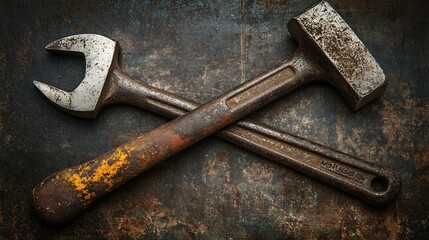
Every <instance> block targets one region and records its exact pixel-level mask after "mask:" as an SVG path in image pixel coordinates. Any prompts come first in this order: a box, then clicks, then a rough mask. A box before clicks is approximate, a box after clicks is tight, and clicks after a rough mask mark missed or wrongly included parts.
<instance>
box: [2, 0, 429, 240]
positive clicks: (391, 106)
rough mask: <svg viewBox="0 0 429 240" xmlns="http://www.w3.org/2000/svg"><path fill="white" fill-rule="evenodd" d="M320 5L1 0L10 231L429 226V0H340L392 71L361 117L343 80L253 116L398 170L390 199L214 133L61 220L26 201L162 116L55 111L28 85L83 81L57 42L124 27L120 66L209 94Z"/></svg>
mask: <svg viewBox="0 0 429 240" xmlns="http://www.w3.org/2000/svg"><path fill="white" fill-rule="evenodd" d="M313 3H315V1H300V2H299V3H297V2H293V1H285V2H267V3H265V2H246V1H244V2H232V1H231V2H225V3H212V2H180V3H172V2H169V1H164V2H163V1H160V2H157V3H151V2H142V3H133V4H129V5H128V4H124V3H120V2H107V3H103V4H101V3H95V2H85V3H84V2H82V3H81V4H79V3H76V2H75V3H69V4H66V3H62V4H57V5H55V6H53V5H51V4H50V3H49V2H44V1H39V2H37V3H36V2H31V3H26V2H18V1H14V2H10V3H6V2H1V3H0V18H1V19H0V20H1V22H2V25H0V27H1V30H2V32H3V33H5V34H3V35H2V36H1V37H0V40H1V41H0V73H1V78H2V79H1V81H0V86H1V89H2V92H3V93H2V96H1V97H0V108H1V114H0V131H1V135H0V140H1V145H0V153H1V156H2V158H1V160H2V163H1V167H0V171H1V175H0V186H2V187H1V193H0V194H1V195H0V197H1V199H0V201H1V202H0V203H1V208H0V213H1V218H0V223H1V224H0V226H1V228H0V234H2V236H3V237H4V238H27V239H31V238H37V237H41V236H43V237H44V238H65V239H66V238H82V237H93V238H99V239H105V238H124V237H128V238H144V237H146V238H172V237H176V238H189V237H197V238H201V237H204V238H238V237H242V238H243V237H247V238H270V239H271V238H285V237H293V238H297V239H305V238H313V237H318V238H332V237H334V238H336V237H344V238H357V239H359V238H392V239H395V238H410V239H411V238H418V237H421V238H422V237H424V236H426V235H427V233H428V220H427V219H428V215H429V209H428V208H429V207H428V206H427V204H425V203H426V202H427V201H428V194H429V193H428V192H429V189H428V187H427V186H428V185H427V183H428V173H429V172H428V170H429V168H428V155H429V153H428V146H427V144H428V137H427V135H428V134H429V132H428V115H429V113H428V105H429V103H428V97H427V95H428V89H427V85H426V83H425V79H426V78H427V76H428V52H427V51H428V50H427V48H425V43H426V42H427V40H428V32H427V29H426V28H425V26H427V22H428V20H427V17H425V15H424V13H425V12H426V10H427V9H428V7H427V3H425V2H424V1H414V2H405V1H404V2H400V1H394V2H391V1H380V2H378V3H374V2H372V1H364V2H361V1H359V2H358V1H350V2H347V3H344V2H341V1H331V4H332V5H333V6H334V7H335V9H336V10H337V11H338V12H339V13H340V14H341V15H342V16H343V18H344V19H345V20H346V21H347V22H348V23H349V25H350V26H351V27H352V28H353V29H354V30H355V32H356V33H357V34H358V35H359V37H360V38H361V39H362V41H363V42H364V43H365V45H367V46H368V48H369V50H370V51H371V52H372V53H373V55H374V57H375V58H376V59H377V61H378V62H379V63H380V65H381V66H382V68H383V69H384V70H385V73H386V75H387V78H388V80H389V85H388V87H387V89H386V93H385V94H384V97H383V98H382V99H381V100H378V101H376V102H375V103H372V104H370V105H369V106H368V107H366V108H364V109H362V110H361V111H359V112H357V113H354V112H352V111H350V110H349V109H348V107H347V106H346V104H345V102H344V101H343V100H342V99H341V98H340V97H339V96H338V93H337V92H336V91H335V90H333V88H331V87H329V86H327V85H323V84H313V85H311V86H306V87H303V88H301V89H300V90H299V91H298V90H297V91H295V92H293V94H291V95H290V96H288V97H285V98H282V99H280V100H278V101H276V102H275V103H274V104H271V105H270V106H268V107H266V108H264V109H263V110H261V111H259V112H258V113H257V114H254V115H253V116H252V119H253V120H254V121H256V122H259V123H264V124H267V125H269V126H271V127H274V128H276V129H279V130H281V129H287V130H288V131H289V132H292V133H295V134H296V135H298V136H302V137H305V138H309V139H312V140H315V141H317V142H319V143H322V144H324V145H328V146H331V147H333V148H336V149H340V150H342V151H344V152H347V153H351V154H353V155H355V156H358V157H360V158H365V159H368V160H370V161H374V162H375V163H378V164H380V165H383V166H387V167H390V168H393V169H395V170H396V171H397V172H398V173H399V174H400V175H401V177H402V181H403V188H402V189H403V190H402V193H401V195H400V197H399V198H398V200H397V201H396V202H394V203H393V204H392V205H390V206H389V207H387V208H373V207H369V206H368V205H365V204H364V203H362V202H360V201H358V200H356V199H355V198H353V197H350V196H348V195H346V194H344V193H342V192H339V191H336V190H334V189H332V188H329V187H327V186H326V185H324V184H321V183H319V182H316V181H314V180H311V179H308V178H306V177H305V176H303V175H300V174H297V173H296V172H293V171H291V170H289V169H286V168H284V167H281V166H280V165H276V164H274V163H272V162H269V161H266V159H264V158H262V157H259V156H257V155H254V154H251V153H249V152H246V151H245V150H242V149H240V148H237V147H234V146H232V145H231V144H229V143H226V142H223V141H221V140H218V139H215V138H209V139H207V140H205V141H203V142H201V143H199V144H197V145H196V146H194V147H192V148H190V149H188V150H186V151H184V152H182V153H180V154H179V155H177V156H176V157H174V159H171V160H169V161H166V162H165V163H163V164H161V165H159V166H158V167H156V168H154V169H152V170H151V171H149V172H147V173H146V174H143V175H142V176H140V177H138V178H137V179H135V180H133V181H131V182H130V183H127V184H125V185H124V187H123V188H121V189H118V190H117V191H115V192H114V193H113V194H112V195H111V196H109V197H108V198H105V199H103V200H102V201H100V202H99V203H97V204H95V205H94V206H93V207H91V208H90V209H89V211H87V212H86V213H85V214H83V215H82V216H81V217H80V218H79V219H77V220H76V221H75V222H73V223H71V224H70V225H67V226H65V227H62V228H50V227H48V226H46V225H44V224H42V223H41V222H40V220H39V219H37V217H36V216H35V214H34V213H33V212H32V210H31V208H30V206H29V201H30V192H31V189H32V187H34V184H35V183H37V182H39V181H40V180H42V179H43V178H44V177H46V176H48V175H50V174H51V173H53V172H55V171H57V170H59V169H61V168H64V167H67V166H71V165H75V164H77V163H79V162H78V161H81V159H90V158H93V157H95V156H97V155H99V154H101V153H103V152H106V151H107V150H109V149H111V148H113V147H115V146H118V145H120V144H121V143H124V142H126V141H127V140H128V139H130V138H132V137H134V136H136V135H137V134H139V132H141V131H144V132H148V131H150V130H151V129H153V128H156V127H157V126H159V125H161V124H162V123H163V122H165V120H164V119H162V118H160V117H158V116H156V115H154V114H151V113H149V112H143V111H141V110H139V109H136V108H132V107H128V106H124V105H117V106H111V107H108V108H106V109H104V110H103V111H102V112H101V113H100V115H99V117H98V118H97V119H96V120H91V121H88V120H81V119H77V118H74V117H71V116H69V115H66V114H64V113H62V112H60V111H58V109H55V108H53V107H52V105H51V104H50V103H48V102H47V101H46V100H45V99H43V98H42V97H41V96H40V94H39V93H38V92H37V90H36V89H35V88H34V87H33V86H32V81H33V80H39V81H48V79H50V81H52V82H49V83H51V84H55V86H59V87H62V88H64V89H69V90H71V89H73V88H74V87H76V86H77V84H79V81H80V79H82V77H83V76H81V75H80V74H82V73H83V69H84V63H83V62H82V59H81V58H75V57H69V58H65V59H64V57H63V56H61V57H58V56H49V55H48V54H46V53H45V52H44V51H43V47H44V46H45V45H46V43H49V42H51V41H52V40H54V39H57V38H58V37H62V36H67V35H70V34H75V33H88V32H91V33H100V34H103V35H106V36H109V37H112V38H114V39H118V40H120V41H121V46H122V52H121V53H120V56H121V57H120V59H122V58H123V61H122V62H121V65H122V66H123V68H124V70H125V71H126V72H128V73H130V74H131V75H132V76H133V77H136V78H138V79H142V80H145V81H147V82H148V83H150V84H152V85H154V86H157V87H159V88H162V89H166V90H169V91H171V92H175V93H177V94H178V95H182V96H184V97H187V98H190V99H192V100H195V101H198V102H207V101H208V100H210V99H212V98H214V97H215V96H218V95H220V94H221V93H223V92H226V91H227V90H229V89H231V88H232V87H235V86H237V85H239V84H240V83H241V82H243V81H244V80H246V79H248V78H250V77H254V76H257V75H259V74H261V73H264V72H266V71H267V70H268V69H271V68H273V67H275V66H277V65H279V63H280V62H281V61H282V60H284V59H286V58H287V56H289V55H290V54H291V53H292V52H293V51H294V49H295V48H296V43H295V42H294V41H293V40H292V39H291V37H290V36H289V34H288V32H287V29H286V27H285V25H286V22H287V21H288V20H289V19H290V18H291V17H292V16H295V15H296V14H297V13H298V12H300V11H301V10H302V9H304V8H306V7H308V6H310V5H312V4H313ZM224 79H227V80H224ZM137 129H138V130H137ZM416 203H420V204H416Z"/></svg>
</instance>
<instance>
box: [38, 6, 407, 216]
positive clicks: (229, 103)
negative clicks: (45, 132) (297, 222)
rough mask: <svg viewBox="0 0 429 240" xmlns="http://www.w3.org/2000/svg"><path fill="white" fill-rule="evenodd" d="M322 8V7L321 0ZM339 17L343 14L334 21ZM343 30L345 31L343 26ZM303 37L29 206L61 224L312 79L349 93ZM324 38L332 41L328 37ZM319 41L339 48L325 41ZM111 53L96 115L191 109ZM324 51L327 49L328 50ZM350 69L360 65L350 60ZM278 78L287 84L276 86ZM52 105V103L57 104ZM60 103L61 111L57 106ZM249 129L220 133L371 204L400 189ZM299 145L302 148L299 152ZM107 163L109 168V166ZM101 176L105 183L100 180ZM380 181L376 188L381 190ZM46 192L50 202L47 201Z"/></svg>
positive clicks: (60, 176)
mask: <svg viewBox="0 0 429 240" xmlns="http://www.w3.org/2000/svg"><path fill="white" fill-rule="evenodd" d="M320 4H321V5H326V3H324V2H322V3H320ZM310 10H311V9H310ZM331 13H332V12H331ZM334 13H335V12H334ZM304 14H305V13H304ZM320 14H321V15H323V14H325V12H323V11H322V12H320ZM335 14H336V13H335ZM338 18H340V17H339V16H338ZM340 19H341V18H340ZM338 22H340V21H337V24H338ZM326 24H329V22H326ZM289 26H291V29H292V30H293V31H294V30H296V28H295V26H296V25H294V20H292V24H290V25H289ZM344 27H345V28H347V29H348V26H347V25H345V26H344ZM350 31H351V30H350ZM295 33H296V32H295ZM302 33H305V31H304V32H301V33H300V34H298V35H296V34H294V36H297V37H299V38H298V41H299V42H300V44H301V43H302V44H301V45H300V47H299V49H298V50H297V52H296V54H295V55H294V57H293V58H292V59H291V61H289V62H286V63H284V64H282V65H281V66H279V67H278V68H276V69H274V70H272V71H270V72H268V73H267V74H264V75H262V76H261V77H257V78H255V79H252V80H249V81H248V82H245V83H244V84H242V85H241V86H238V87H237V88H235V89H233V90H232V91H230V92H228V93H225V94H223V95H222V96H220V97H218V98H217V99H215V100H213V101H211V102H209V103H207V104H205V105H203V106H200V107H199V108H197V109H196V110H194V111H192V112H191V113H189V114H185V115H184V116H182V117H180V118H178V119H176V120H174V121H172V122H170V123H168V124H165V125H163V126H161V127H160V128H157V129H155V130H153V131H151V132H149V133H148V134H146V135H143V136H141V137H139V138H137V139H134V140H133V141H130V142H129V143H128V144H125V145H123V146H121V147H118V148H117V149H115V150H113V151H111V152H109V153H107V154H105V155H102V156H100V157H98V158H96V159H94V160H93V161H91V162H87V163H84V164H82V165H79V166H75V167H73V168H69V169H65V170H63V171H61V172H58V173H56V174H54V175H52V176H50V177H48V178H47V179H46V180H45V181H43V182H42V183H41V184H39V185H38V186H37V187H36V188H35V190H34V192H33V196H34V205H35V207H36V210H37V212H38V213H39V215H41V216H42V217H43V218H44V219H45V220H47V221H49V222H51V223H63V222H64V221H67V220H69V219H71V218H73V217H75V216H76V215H77V214H79V213H80V212H81V211H83V210H84V209H85V208H86V207H87V206H88V205H89V204H91V203H92V202H93V201H95V200H96V199H98V198H99V197H101V196H103V195H105V194H106V193H108V192H109V191H111V190H112V189H114V188H116V187H118V186H120V185H121V184H123V183H124V182H126V181H128V180H129V179H131V178H133V177H134V176H136V175H137V174H139V173H141V172H143V171H145V170H147V169H148V168H150V167H152V166H153V165H155V164H157V163H158V162H160V161H162V160H164V159H166V158H167V157H169V156H171V155H172V154H175V153H177V152H179V151H181V150H183V149H184V148H186V147H188V146H190V145H192V144H194V143H196V142H197V141H199V140H201V139H203V138H204V137H207V136H208V135H210V134H213V133H215V132H216V131H218V130H220V129H223V128H224V127H226V126H227V125H229V124H231V123H233V122H235V121H236V120H238V119H240V118H242V117H243V116H245V115H247V114H250V113H251V112H252V111H254V110H256V109H258V108H260V107H262V106H264V105H266V104H268V103H269V102H271V101H273V100H275V99H277V98H279V97H280V96H282V95H284V94H285V93H287V92H289V91H291V90H293V89H295V88H297V87H299V86H300V85H302V84H305V83H307V82H310V81H313V80H316V79H325V80H327V79H331V78H330V77H332V78H335V80H333V81H332V82H331V83H332V84H333V85H335V86H337V87H338V89H339V91H340V92H342V94H343V95H346V96H347V95H348V94H350V92H349V91H345V90H347V89H349V88H350V87H349V86H350V85H351V84H354V81H355V79H353V76H349V77H352V79H348V78H344V77H343V78H339V77H338V76H335V75H334V76H332V70H330V69H325V68H324V66H326V64H327V63H326V61H323V59H324V58H318V57H313V56H314V54H313V52H314V51H320V49H323V48H321V47H319V48H314V46H311V45H310V44H307V42H305V41H304V42H302V41H301V40H302ZM321 37H326V38H329V37H332V36H330V35H329V34H328V35H324V36H321ZM320 42H321V43H331V44H334V43H335V44H336V42H335V41H333V40H330V39H325V40H321V41H320ZM313 43H314V44H316V43H318V42H317V41H316V42H313ZM348 43H350V42H344V43H342V44H345V45H347V44H348ZM353 44H354V42H353V43H352V45H353ZM85 47H86V46H85ZM333 47H335V46H334V45H332V46H331V48H333ZM116 48H117V45H115V48H114V49H113V50H112V49H111V50H112V56H113V57H112V60H111V63H112V64H111V65H110V73H111V75H107V77H106V79H107V80H109V81H107V80H106V81H105V83H107V85H106V86H100V85H99V84H98V87H100V89H106V91H107V92H108V94H106V95H107V97H106V98H102V100H103V101H105V102H104V103H101V102H98V103H97V104H96V105H95V107H94V108H93V109H92V110H94V113H95V114H96V113H97V112H98V107H101V106H103V105H104V104H108V103H114V102H126V103H131V104H134V105H137V106H141V107H146V108H148V109H160V112H161V113H163V114H166V115H172V116H174V115H175V114H176V115H177V113H179V114H180V113H181V112H185V111H186V110H192V109H193V108H195V107H196V105H195V104H194V103H192V102H189V101H187V100H185V99H182V98H179V97H177V96H174V95H172V94H169V93H166V92H163V91H162V90H159V89H155V88H153V87H150V86H147V85H145V84H143V83H142V82H140V81H137V80H135V79H133V78H131V77H130V76H128V75H126V74H124V73H123V72H122V71H121V70H120V68H119V66H118V65H117V61H116V57H117V55H116V54H115V53H116ZM317 49H319V50H317ZM327 49H328V50H329V49H330V47H327ZM367 53H368V52H367V51H362V52H360V53H356V54H362V55H363V58H365V55H366V54H367ZM325 60H326V59H325ZM318 61H319V62H318ZM355 64H359V63H358V62H355ZM322 66H323V67H322ZM334 66H335V65H334ZM341 66H343V65H341ZM341 66H340V67H341ZM356 67H357V68H359V67H360V66H358V65H357V66H356ZM281 79H284V81H280V80H281ZM349 81H351V82H349ZM375 82H377V81H375ZM370 83H371V82H370ZM369 89H372V90H373V93H372V97H371V98H365V97H364V96H361V97H362V99H364V101H360V102H359V103H358V104H354V105H352V106H353V107H354V108H360V107H362V106H363V105H364V104H363V103H366V101H369V100H371V99H372V98H373V97H375V96H379V95H380V94H381V92H382V88H381V87H380V86H374V87H373V88H369ZM380 89H381V90H380ZM257 90H260V91H257ZM352 98H353V96H352ZM50 99H51V98H50ZM51 100H52V99H51ZM53 101H54V103H55V99H53ZM61 104H62V102H61ZM60 106H61V107H62V105H60ZM184 110H185V111H184ZM246 126H252V124H247V125H246V124H245V123H243V122H242V123H239V124H238V127H235V128H234V127H233V128H228V129H226V130H224V131H223V132H221V133H220V135H221V136H222V137H225V138H227V139H228V140H229V141H231V142H234V143H237V144H239V145H241V146H244V147H246V148H248V149H250V150H252V151H256V152H257V153H259V152H261V153H260V154H261V155H263V156H267V157H269V158H270V159H272V160H274V161H276V162H279V163H282V164H284V165H286V166H289V167H291V168H293V169H296V170H298V171H300V172H302V173H305V174H308V175H310V176H312V177H314V178H316V179H319V180H321V181H323V182H326V183H329V184H331V185H332V186H335V187H337V188H339V189H342V190H343V191H346V192H348V193H350V194H353V195H355V196H357V197H359V198H361V199H362V200H364V201H366V202H368V203H371V204H374V205H384V204H387V203H389V202H391V201H392V200H393V199H394V198H395V197H396V195H397V194H398V192H399V188H400V182H399V179H398V178H397V176H396V175H395V173H393V172H392V171H389V170H386V169H383V168H382V167H380V166H376V165H374V164H370V163H367V162H360V160H358V159H355V158H351V157H346V155H341V154H336V153H335V151H328V150H326V149H327V148H326V147H320V146H318V145H315V144H309V143H308V142H307V143H305V140H303V139H299V138H295V139H293V141H292V143H293V146H292V145H290V143H291V142H290V141H289V140H287V139H292V138H288V137H286V138H284V139H283V138H281V137H274V138H270V134H271V135H274V136H276V135H277V133H273V132H271V131H269V130H267V129H265V128H263V127H260V128H258V127H255V128H252V127H246ZM267 136H268V138H267ZM288 141H289V143H288ZM296 142H299V144H297V143H296ZM288 144H289V146H288ZM296 146H298V148H296ZM302 146H304V147H302ZM299 147H301V148H303V149H301V150H300V148H299ZM300 153H301V154H303V157H304V158H307V161H303V160H301V159H300V158H299V156H300ZM279 159H280V160H279ZM109 166H111V167H112V168H108V167H109ZM106 167H107V168H106ZM100 173H102V174H101V175H100V176H98V175H94V174H100ZM95 179H97V181H95ZM102 179H105V180H106V179H107V180H108V181H104V182H103V181H100V180H102ZM380 184H381V185H382V186H381V188H380V187H378V185H380ZM58 189H59V190H58ZM51 194H53V195H54V196H55V197H50V196H51ZM70 206H73V207H70ZM48 209H49V211H48Z"/></svg>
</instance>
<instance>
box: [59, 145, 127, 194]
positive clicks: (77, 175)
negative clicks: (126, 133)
mask: <svg viewBox="0 0 429 240" xmlns="http://www.w3.org/2000/svg"><path fill="white" fill-rule="evenodd" d="M129 152H130V149H128V148H126V147H122V148H117V149H116V150H115V152H114V153H113V154H112V155H111V156H110V157H109V158H107V159H101V160H99V161H101V163H100V164H99V166H98V167H96V168H95V169H92V168H91V165H92V164H94V162H90V163H89V164H85V165H83V166H79V167H78V168H77V169H75V170H74V171H70V172H67V174H66V175H65V181H66V182H67V183H68V184H70V185H72V187H73V188H74V189H75V190H76V192H78V194H79V195H80V196H81V197H82V198H83V199H84V200H85V201H89V200H91V199H93V198H95V197H96V193H95V192H92V191H90V187H91V186H92V185H94V184H95V183H103V184H105V185H108V188H107V190H110V189H111V188H112V187H114V185H115V181H116V180H118V179H116V178H115V177H116V175H117V174H118V173H119V172H120V171H121V169H123V168H124V167H125V166H126V165H128V164H129V161H128V160H127V157H128V156H129Z"/></svg>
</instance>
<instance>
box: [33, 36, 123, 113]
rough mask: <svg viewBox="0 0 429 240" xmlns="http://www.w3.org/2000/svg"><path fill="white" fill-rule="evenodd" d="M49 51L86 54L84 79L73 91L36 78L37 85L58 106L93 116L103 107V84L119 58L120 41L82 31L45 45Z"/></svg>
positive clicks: (35, 83) (71, 111)
mask: <svg viewBox="0 0 429 240" xmlns="http://www.w3.org/2000/svg"><path fill="white" fill-rule="evenodd" d="M46 50H47V51H50V52H60V53H83V54H84V56H85V59H86V68H85V78H84V79H83V81H82V82H81V83H80V84H79V86H77V87H76V89H74V90H73V91H72V92H66V91H64V90H61V89H59V88H56V87H54V86H51V85H48V84H45V83H42V82H38V81H34V85H36V87H37V88H38V89H39V90H40V91H41V92H42V93H43V94H44V95H45V96H46V97H47V98H49V100H51V101H52V102H53V103H54V104H55V105H57V106H59V107H60V108H62V109H63V110H65V111H66V112H69V113H71V114H73V115H77V116H80V117H87V118H94V117H96V115H97V113H98V111H99V109H100V106H99V105H100V104H99V103H100V98H101V94H102V90H103V87H104V85H105V82H106V80H107V77H108V74H109V73H110V71H111V69H112V66H113V64H114V63H115V62H116V60H117V52H118V44H117V42H115V41H113V40H111V39H109V38H107V37H104V36H101V35H96V34H79V35H73V36H68V37H65V38H61V39H58V40H56V41H54V42H52V43H50V44H48V46H46Z"/></svg>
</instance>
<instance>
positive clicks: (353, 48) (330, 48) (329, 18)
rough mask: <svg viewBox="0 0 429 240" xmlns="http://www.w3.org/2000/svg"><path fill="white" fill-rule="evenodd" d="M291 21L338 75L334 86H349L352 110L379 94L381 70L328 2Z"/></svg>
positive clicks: (381, 85) (381, 87)
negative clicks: (315, 46) (295, 23)
mask: <svg viewBox="0 0 429 240" xmlns="http://www.w3.org/2000/svg"><path fill="white" fill-rule="evenodd" d="M294 21H296V22H297V23H298V24H299V27H300V28H301V30H303V31H304V32H305V34H306V35H307V36H306V37H307V38H309V39H310V40H311V41H312V42H314V43H315V44H316V45H317V47H318V48H320V50H321V51H322V53H323V55H324V57H326V58H327V59H328V60H329V62H330V63H331V65H333V67H334V71H335V72H338V73H339V76H340V78H339V79H336V80H335V81H337V82H336V84H337V85H344V84H346V85H348V86H347V87H346V91H347V92H348V93H347V94H350V93H351V94H352V95H353V96H352V99H347V100H348V101H349V102H350V101H352V102H350V104H351V105H352V107H353V108H355V109H358V108H360V107H361V106H362V105H364V104H366V103H367V102H369V101H371V100H372V99H374V98H375V97H378V95H380V94H381V92H382V90H384V86H385V84H386V81H385V76H384V73H383V70H382V69H381V67H380V66H379V65H378V63H377V62H376V60H375V59H374V57H373V56H372V55H371V53H370V52H369V51H368V49H367V48H366V47H365V45H364V44H363V43H362V42H361V41H360V39H359V38H358V37H357V36H356V34H355V33H354V32H353V30H352V29H351V28H350V27H349V25H348V24H347V23H346V22H345V21H344V20H343V19H342V18H341V16H340V15H339V14H338V13H337V12H336V11H335V10H334V9H333V8H332V7H331V5H329V3H327V2H324V1H322V2H320V3H319V4H317V5H315V6H313V7H311V8H309V9H307V10H306V11H305V12H303V13H302V14H301V15H299V16H297V17H295V18H294ZM292 34H293V32H292ZM336 75H338V74H336ZM337 78H338V77H337ZM344 80H345V81H344ZM338 81H340V82H338ZM340 87H341V86H340ZM343 90H344V89H341V90H340V91H343ZM347 94H345V93H343V95H347ZM345 97H346V98H348V97H349V96H345Z"/></svg>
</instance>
